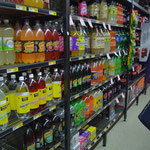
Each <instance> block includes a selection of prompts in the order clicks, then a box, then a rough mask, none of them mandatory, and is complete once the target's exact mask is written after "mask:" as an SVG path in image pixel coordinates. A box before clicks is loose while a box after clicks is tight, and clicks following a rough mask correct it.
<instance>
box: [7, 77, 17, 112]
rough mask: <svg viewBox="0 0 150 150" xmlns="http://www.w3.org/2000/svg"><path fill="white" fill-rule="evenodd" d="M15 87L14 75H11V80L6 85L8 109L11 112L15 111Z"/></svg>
mask: <svg viewBox="0 0 150 150" xmlns="http://www.w3.org/2000/svg"><path fill="white" fill-rule="evenodd" d="M16 87H17V81H16V75H15V74H12V75H11V80H10V82H9V84H8V88H9V101H10V108H11V110H12V111H16Z"/></svg>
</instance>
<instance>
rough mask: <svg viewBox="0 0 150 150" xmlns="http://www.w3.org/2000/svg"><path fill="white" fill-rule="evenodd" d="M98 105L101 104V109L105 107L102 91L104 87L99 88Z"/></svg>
mask: <svg viewBox="0 0 150 150" xmlns="http://www.w3.org/2000/svg"><path fill="white" fill-rule="evenodd" d="M98 105H99V108H100V109H101V108H102V107H103V92H102V89H99V90H98Z"/></svg>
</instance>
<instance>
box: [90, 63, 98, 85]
mask: <svg viewBox="0 0 150 150" xmlns="http://www.w3.org/2000/svg"><path fill="white" fill-rule="evenodd" d="M91 74H92V77H91V84H92V85H95V84H97V82H98V67H97V61H96V60H95V61H93V62H92V63H91Z"/></svg>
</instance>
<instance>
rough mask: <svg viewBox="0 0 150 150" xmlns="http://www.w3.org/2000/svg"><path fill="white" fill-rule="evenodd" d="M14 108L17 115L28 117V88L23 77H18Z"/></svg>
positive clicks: (22, 117)
mask: <svg viewBox="0 0 150 150" xmlns="http://www.w3.org/2000/svg"><path fill="white" fill-rule="evenodd" d="M16 109H17V112H16V113H17V117H18V118H20V119H25V118H28V117H29V113H30V104H29V89H28V86H27V85H26V83H25V82H24V77H23V76H21V77H19V83H18V84H17V88H16Z"/></svg>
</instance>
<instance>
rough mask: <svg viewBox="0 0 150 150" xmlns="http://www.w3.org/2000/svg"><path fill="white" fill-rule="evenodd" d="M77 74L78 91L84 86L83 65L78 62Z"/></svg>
mask: <svg viewBox="0 0 150 150" xmlns="http://www.w3.org/2000/svg"><path fill="white" fill-rule="evenodd" d="M76 75H77V92H78V93H79V92H81V91H82V89H83V87H82V84H83V82H82V72H81V65H80V64H78V66H77V70H76Z"/></svg>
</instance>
